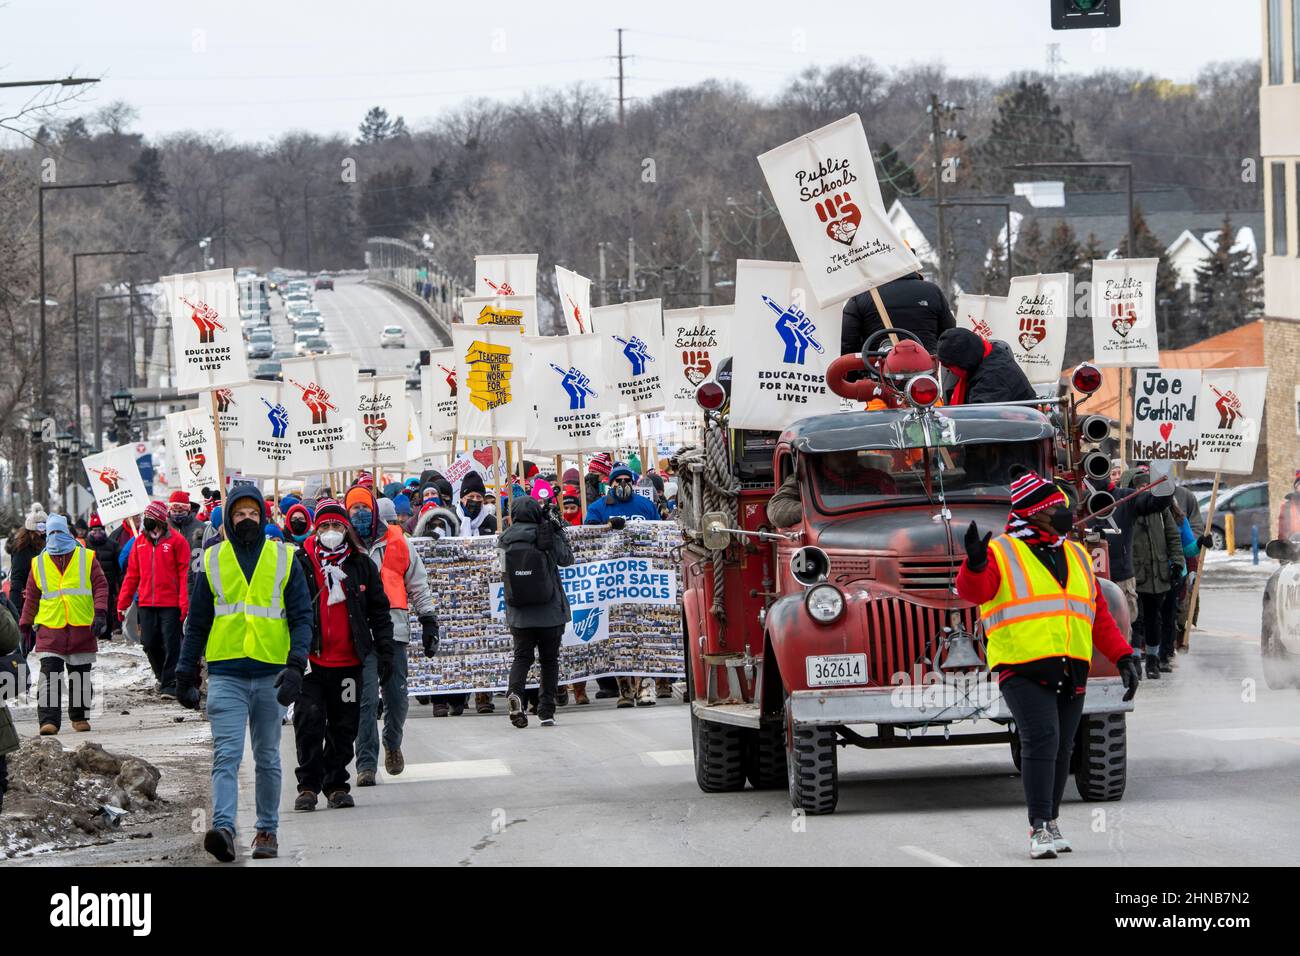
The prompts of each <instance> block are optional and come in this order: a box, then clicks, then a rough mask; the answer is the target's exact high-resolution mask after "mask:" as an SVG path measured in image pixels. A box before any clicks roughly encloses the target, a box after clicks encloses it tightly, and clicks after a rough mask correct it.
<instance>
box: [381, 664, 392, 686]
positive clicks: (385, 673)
mask: <svg viewBox="0 0 1300 956" xmlns="http://www.w3.org/2000/svg"><path fill="white" fill-rule="evenodd" d="M392 679H393V659H392V658H391V657H381V658H379V685H380V686H381V687H382V686H383V685H384V684H387V683H388V682H389V681H390V680H392Z"/></svg>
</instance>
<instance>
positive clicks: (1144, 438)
mask: <svg viewBox="0 0 1300 956" xmlns="http://www.w3.org/2000/svg"><path fill="white" fill-rule="evenodd" d="M1136 374H1137V384H1136V389H1135V391H1134V394H1133V440H1132V444H1131V445H1130V446H1129V452H1128V454H1127V455H1125V456H1124V457H1125V458H1126V459H1127V460H1129V461H1190V460H1191V459H1192V458H1194V457H1195V456H1196V449H1197V445H1198V444H1199V442H1200V437H1201V426H1200V420H1199V417H1198V415H1197V410H1198V408H1199V407H1200V396H1201V373H1200V371H1199V370H1191V371H1189V370H1186V369H1161V368H1142V369H1138V370H1137V373H1136Z"/></svg>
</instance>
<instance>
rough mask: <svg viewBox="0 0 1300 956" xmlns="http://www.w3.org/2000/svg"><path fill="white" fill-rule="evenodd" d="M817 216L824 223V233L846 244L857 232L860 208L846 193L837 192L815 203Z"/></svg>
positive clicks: (849, 242)
mask: <svg viewBox="0 0 1300 956" xmlns="http://www.w3.org/2000/svg"><path fill="white" fill-rule="evenodd" d="M817 218H818V219H820V220H821V221H822V222H824V223H826V235H828V236H830V237H831V238H832V239H834V240H835V241H836V242H842V243H844V244H845V245H846V246H847V245H851V244H852V243H853V237H854V236H856V235H857V234H858V226H859V225H861V224H862V210H861V209H859V208H858V206H857V204H856V203H855V202H854V201H853V199H852V197H850V196H849V194H848V193H838V194H836V195H834V196H830V197H828V198H826V199H824V200H822V201H821V202H819V203H817Z"/></svg>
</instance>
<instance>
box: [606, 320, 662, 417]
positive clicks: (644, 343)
mask: <svg viewBox="0 0 1300 956" xmlns="http://www.w3.org/2000/svg"><path fill="white" fill-rule="evenodd" d="M592 317H593V318H592V321H593V322H595V323H596V324H597V325H599V326H600V341H601V352H602V354H603V356H604V358H603V359H602V361H603V363H604V368H605V374H604V378H605V381H607V382H609V384H610V386H611V388H612V390H613V392H614V395H613V397H612V398H611V399H610V407H611V408H613V407H614V406H615V405H621V406H623V411H630V412H636V413H638V414H639V413H641V412H653V411H658V410H659V409H661V408H663V407H664V372H665V370H666V367H667V363H666V361H665V359H664V313H663V308H662V307H661V304H660V301H659V300H658V299H642V300H641V301H639V302H623V303H620V304H619V305H605V306H601V307H600V308H598V309H595V310H594V311H593V312H592Z"/></svg>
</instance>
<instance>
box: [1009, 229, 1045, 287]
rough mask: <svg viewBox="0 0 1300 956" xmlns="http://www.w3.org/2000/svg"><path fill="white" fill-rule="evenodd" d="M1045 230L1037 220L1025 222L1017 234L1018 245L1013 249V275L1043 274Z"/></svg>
mask: <svg viewBox="0 0 1300 956" xmlns="http://www.w3.org/2000/svg"><path fill="white" fill-rule="evenodd" d="M1042 263H1043V230H1042V227H1041V226H1039V225H1038V220H1037V219H1031V220H1029V225H1025V224H1024V223H1023V222H1022V223H1021V225H1020V229H1019V231H1018V232H1017V233H1016V244H1015V245H1014V246H1012V247H1011V274H1012V275H1017V276H1029V275H1034V274H1035V273H1038V272H1042V271H1043V269H1042V268H1041V267H1042Z"/></svg>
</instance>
